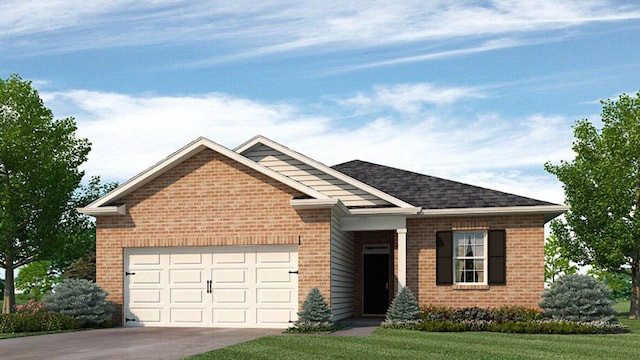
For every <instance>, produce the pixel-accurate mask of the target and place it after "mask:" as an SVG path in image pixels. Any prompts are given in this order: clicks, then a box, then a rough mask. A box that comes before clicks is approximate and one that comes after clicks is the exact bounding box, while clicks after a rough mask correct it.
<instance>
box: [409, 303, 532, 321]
mask: <svg viewBox="0 0 640 360" xmlns="http://www.w3.org/2000/svg"><path fill="white" fill-rule="evenodd" d="M420 318H421V319H422V320H423V321H425V322H428V321H443V320H451V321H454V322H463V321H494V322H508V321H528V320H536V319H540V318H541V314H540V312H539V311H538V310H537V309H530V308H526V307H524V306H502V307H499V308H480V307H465V308H450V307H444V306H432V305H430V306H425V307H423V308H422V310H421V311H420Z"/></svg>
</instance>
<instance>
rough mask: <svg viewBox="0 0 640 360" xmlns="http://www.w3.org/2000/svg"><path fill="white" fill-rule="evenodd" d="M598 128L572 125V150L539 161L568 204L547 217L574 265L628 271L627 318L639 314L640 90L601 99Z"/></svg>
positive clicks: (583, 123) (580, 124)
mask: <svg viewBox="0 0 640 360" xmlns="http://www.w3.org/2000/svg"><path fill="white" fill-rule="evenodd" d="M602 105H603V109H602V115H601V117H602V124H603V125H602V129H601V130H598V129H597V128H596V127H595V126H594V125H593V124H592V123H591V122H589V121H588V120H586V119H585V120H579V121H577V122H576V124H575V125H574V128H573V129H574V136H575V141H574V143H573V151H574V152H575V154H576V156H575V159H574V160H573V161H571V162H568V161H562V162H561V163H560V164H559V165H552V164H550V163H547V164H545V168H546V169H547V171H549V172H550V173H552V174H554V175H556V176H557V177H558V179H559V180H560V181H561V182H562V183H563V187H564V192H565V197H566V203H567V204H568V205H569V206H570V210H569V211H568V212H567V213H566V214H565V220H564V221H561V220H556V221H554V222H552V224H551V227H552V230H553V233H554V234H555V235H556V236H557V237H558V240H559V241H560V243H561V244H562V247H563V250H564V251H563V252H564V253H565V254H567V255H568V256H569V257H570V259H571V260H573V261H574V262H576V263H578V264H579V265H592V266H594V267H596V268H599V269H605V270H607V271H611V272H619V273H627V274H629V275H630V276H631V282H632V289H631V306H630V311H629V318H631V319H638V318H640V212H638V210H639V209H638V206H640V92H638V94H637V95H636V97H632V96H629V95H626V94H623V95H620V97H619V99H618V100H617V101H613V100H606V101H602Z"/></svg>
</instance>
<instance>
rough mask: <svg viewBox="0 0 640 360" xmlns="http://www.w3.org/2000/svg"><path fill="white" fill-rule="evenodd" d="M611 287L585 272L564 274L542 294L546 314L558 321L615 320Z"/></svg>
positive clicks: (542, 303) (541, 304)
mask: <svg viewBox="0 0 640 360" xmlns="http://www.w3.org/2000/svg"><path fill="white" fill-rule="evenodd" d="M613 304H614V301H613V300H611V292H610V291H609V288H608V287H607V286H606V285H604V284H603V283H601V282H599V281H597V280H596V279H594V278H592V277H590V276H586V275H569V276H563V277H561V278H560V279H558V280H557V281H556V282H554V283H553V284H552V285H551V287H550V288H549V289H546V290H545V291H544V292H543V293H542V301H541V302H540V304H539V305H540V307H541V308H542V309H543V315H544V316H545V317H547V318H551V319H555V320H568V321H578V322H593V321H599V322H604V323H615V322H617V319H616V317H615V314H616V310H615V309H614V308H613Z"/></svg>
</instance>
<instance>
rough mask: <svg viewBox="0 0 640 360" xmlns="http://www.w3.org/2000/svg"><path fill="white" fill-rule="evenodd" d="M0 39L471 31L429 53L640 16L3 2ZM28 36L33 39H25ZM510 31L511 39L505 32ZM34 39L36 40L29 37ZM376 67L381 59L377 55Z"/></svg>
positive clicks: (247, 39) (288, 42)
mask: <svg viewBox="0 0 640 360" xmlns="http://www.w3.org/2000/svg"><path fill="white" fill-rule="evenodd" d="M0 14H2V16H1V17H0V34H2V35H0V38H4V39H5V40H7V39H8V40H11V41H10V42H6V43H9V44H11V47H12V48H14V49H20V50H22V52H21V53H24V52H25V51H27V52H42V51H44V52H67V51H75V50H80V49H88V48H111V47H120V46H133V45H144V44H169V45H171V44H178V43H180V44H189V43H194V42H206V43H208V44H210V43H214V44H216V46H213V47H211V48H212V49H215V51H214V52H211V53H209V54H208V55H206V54H205V55H203V56H202V57H200V58H197V59H191V60H190V61H192V64H193V65H196V66H202V65H206V64H207V63H211V62H214V63H215V62H220V61H229V60H234V59H238V58H246V57H256V56H262V55H265V54H274V53H290V52H294V51H322V52H333V51H340V50H350V49H354V48H356V49H357V48H370V47H380V46H396V45H402V44H408V43H416V42H433V41H442V40H448V39H452V38H467V39H471V40H472V43H471V44H468V43H467V44H464V45H462V47H458V46H457V45H456V44H452V45H451V46H452V47H450V48H445V49H444V50H442V51H441V52H436V53H433V54H426V55H425V54H418V55H416V56H414V57H411V56H409V57H404V58H399V59H392V60H388V61H389V63H397V62H404V61H423V60H427V59H431V58H434V57H441V56H453V55H460V54H467V53H470V52H478V51H489V50H494V49H501V48H505V47H512V46H521V45H522V40H515V39H512V38H511V37H512V36H513V35H514V34H526V33H536V32H540V31H549V30H561V29H567V28H575V27H578V26H581V25H584V24H587V23H592V22H603V21H620V20H627V19H638V18H640V8H638V7H637V6H632V5H625V4H624V3H622V5H620V3H618V2H611V1H605V0H592V1H578V0H574V1H561V2H560V1H553V0H548V1H535V2H532V1H530V0H520V1H498V0H495V1H457V2H451V1H445V0H440V1H429V2H424V1H417V0H408V1H393V2H389V1H367V2H345V1H321V2H318V1H316V2H299V1H259V2H256V1H250V0H245V1H242V0H238V1H233V2H227V1H197V2H189V1H179V2H176V1H151V0H149V1H125V0H94V1H90V2H87V1H80V0H49V1H46V2H42V1H35V0H7V1H5V2H3V3H2V4H0ZM28 35H30V36H31V37H32V38H31V39H32V40H28V39H29V38H28V37H27V36H28ZM505 36H508V38H505ZM33 39H39V40H40V41H38V40H33ZM379 65H383V63H380V64H379Z"/></svg>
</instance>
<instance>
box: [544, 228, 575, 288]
mask: <svg viewBox="0 0 640 360" xmlns="http://www.w3.org/2000/svg"><path fill="white" fill-rule="evenodd" d="M576 271H578V267H577V266H575V265H573V264H572V263H571V261H570V260H569V259H567V258H566V257H565V256H564V255H563V254H562V245H561V244H560V242H559V241H558V237H557V236H555V235H553V234H552V235H551V236H549V237H548V238H547V241H546V242H545V243H544V280H545V281H547V282H550V283H553V282H554V281H556V279H557V278H559V277H560V276H562V275H573V274H575V273H576Z"/></svg>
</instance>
